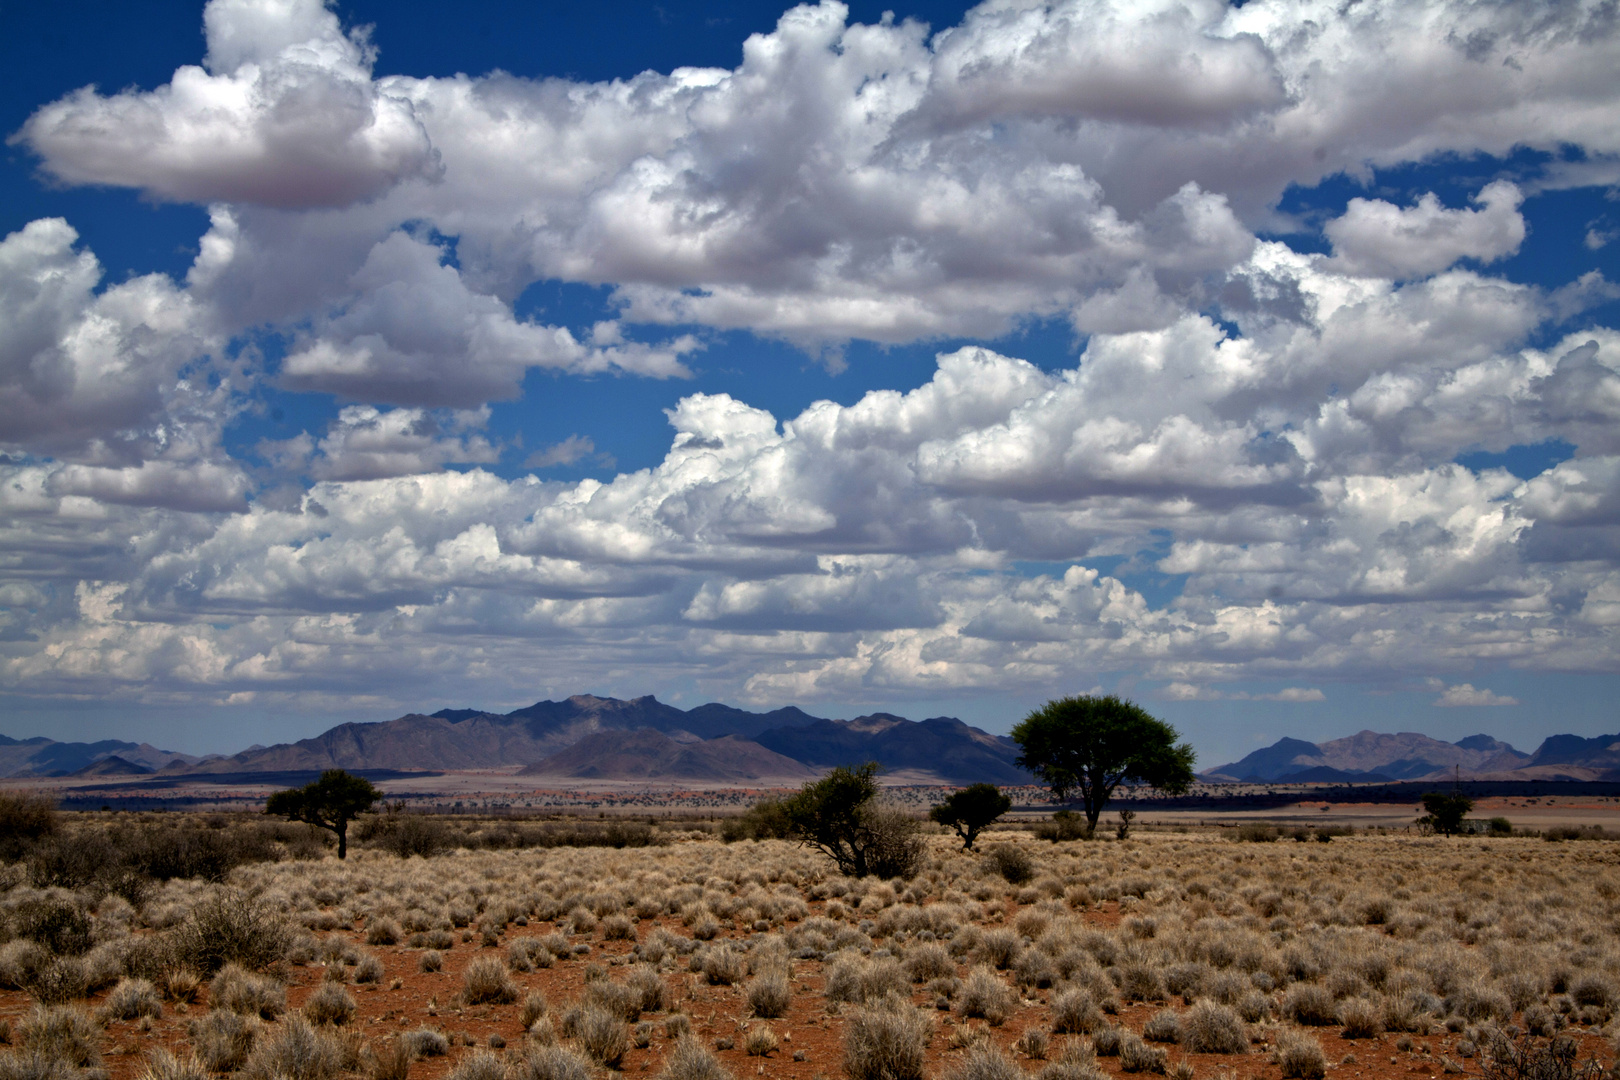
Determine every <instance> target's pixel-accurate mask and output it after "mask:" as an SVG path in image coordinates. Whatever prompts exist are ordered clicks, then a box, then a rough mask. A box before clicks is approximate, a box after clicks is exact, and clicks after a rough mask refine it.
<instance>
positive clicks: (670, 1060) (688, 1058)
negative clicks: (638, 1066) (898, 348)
mask: <svg viewBox="0 0 1620 1080" xmlns="http://www.w3.org/2000/svg"><path fill="white" fill-rule="evenodd" d="M658 1080H733V1078H732V1075H731V1073H730V1071H729V1070H727V1068H726V1067H725V1066H724V1065H723V1064H721V1062H720V1059H719V1058H717V1057H715V1056H714V1053H713V1051H711V1050H710V1049H709V1048H708V1047H707V1046H704V1045H703V1044H702V1043H701V1042H699V1041H698V1040H697V1039H696V1038H695V1037H694V1036H692V1035H690V1034H688V1035H683V1036H681V1038H680V1040H679V1041H678V1042H676V1044H675V1048H674V1049H673V1050H671V1051H670V1052H669V1054H668V1056H666V1057H665V1058H664V1067H663V1068H662V1069H660V1070H659V1071H658Z"/></svg>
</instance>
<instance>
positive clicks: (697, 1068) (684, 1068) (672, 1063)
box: [657, 1035, 901, 1080]
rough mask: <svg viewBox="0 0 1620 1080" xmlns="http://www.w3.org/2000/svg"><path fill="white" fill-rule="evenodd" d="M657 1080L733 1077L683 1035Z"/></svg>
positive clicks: (715, 1079) (897, 1079) (714, 1079)
mask: <svg viewBox="0 0 1620 1080" xmlns="http://www.w3.org/2000/svg"><path fill="white" fill-rule="evenodd" d="M657 1080H733V1077H732V1075H731V1073H730V1072H729V1071H728V1070H727V1069H726V1067H725V1066H724V1065H722V1064H721V1063H720V1059H719V1058H717V1057H715V1056H714V1054H713V1053H712V1052H711V1051H710V1050H709V1048H708V1047H706V1046H704V1045H703V1044H702V1043H701V1042H699V1041H698V1040H697V1039H696V1038H694V1037H693V1036H691V1035H683V1036H682V1037H681V1038H680V1040H679V1041H678V1042H676V1044H675V1048H674V1049H673V1050H671V1051H670V1052H669V1053H668V1054H667V1055H666V1056H665V1058H664V1067H663V1068H662V1069H660V1070H659V1071H658V1078H657ZM896 1080H901V1078H896Z"/></svg>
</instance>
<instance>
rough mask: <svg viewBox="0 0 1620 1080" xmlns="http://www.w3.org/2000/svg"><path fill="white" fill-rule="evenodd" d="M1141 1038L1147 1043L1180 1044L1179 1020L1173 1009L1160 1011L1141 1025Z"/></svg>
mask: <svg viewBox="0 0 1620 1080" xmlns="http://www.w3.org/2000/svg"><path fill="white" fill-rule="evenodd" d="M1142 1037H1143V1038H1144V1039H1146V1040H1147V1041H1148V1042H1161V1043H1173V1042H1180V1041H1181V1018H1180V1017H1179V1016H1177V1015H1176V1011H1175V1010H1174V1009H1161V1010H1159V1011H1158V1012H1156V1013H1154V1014H1153V1015H1152V1016H1150V1017H1148V1019H1147V1023H1145V1024H1143V1025H1142Z"/></svg>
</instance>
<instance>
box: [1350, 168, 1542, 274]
mask: <svg viewBox="0 0 1620 1080" xmlns="http://www.w3.org/2000/svg"><path fill="white" fill-rule="evenodd" d="M1523 201H1524V196H1523V194H1521V193H1520V191H1519V189H1518V187H1517V186H1516V185H1514V184H1511V183H1509V182H1508V181H1506V180H1497V181H1495V182H1493V183H1490V184H1487V185H1486V186H1485V187H1484V188H1482V189H1481V190H1480V192H1479V194H1478V195H1476V196H1474V202H1475V203H1477V204H1478V205H1479V209H1478V210H1447V209H1446V208H1445V207H1443V206H1441V205H1440V200H1439V199H1438V198H1436V197H1435V195H1434V193H1433V192H1429V193H1428V194H1426V195H1424V196H1423V197H1422V198H1420V199H1418V201H1417V205H1416V206H1413V207H1411V208H1410V209H1406V210H1403V209H1401V208H1400V207H1398V206H1395V205H1394V204H1392V203H1387V202H1384V201H1383V200H1382V199H1351V200H1350V205H1349V207H1348V208H1347V209H1346V210H1345V212H1344V215H1343V216H1342V217H1337V218H1334V219H1333V220H1332V221H1330V222H1328V223H1327V224H1326V225H1325V226H1323V231H1324V232H1325V233H1327V237H1328V239H1329V240H1331V241H1332V242H1333V254H1334V257H1333V262H1332V263H1331V264H1330V265H1333V266H1334V267H1335V268H1337V269H1341V270H1343V271H1344V272H1345V273H1347V274H1355V275H1358V276H1363V277H1381V278H1411V277H1425V276H1427V275H1429V274H1434V273H1438V272H1440V271H1441V270H1444V269H1446V268H1447V267H1449V266H1451V265H1452V264H1453V263H1455V262H1456V261H1457V260H1458V259H1463V258H1469V259H1478V260H1479V261H1480V262H1485V263H1489V262H1494V261H1495V260H1497V259H1500V258H1502V257H1503V256H1505V255H1512V254H1514V253H1515V252H1517V251H1518V250H1519V245H1520V244H1522V243H1524V232H1525V227H1524V217H1523V215H1521V214H1520V213H1519V205H1520V204H1521V203H1522V202H1523Z"/></svg>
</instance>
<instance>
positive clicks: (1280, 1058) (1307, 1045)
mask: <svg viewBox="0 0 1620 1080" xmlns="http://www.w3.org/2000/svg"><path fill="white" fill-rule="evenodd" d="M1276 1059H1277V1064H1278V1065H1279V1066H1280V1067H1281V1068H1282V1074H1283V1077H1284V1080H1322V1078H1323V1077H1325V1076H1326V1075H1327V1057H1326V1055H1324V1054H1323V1053H1322V1044H1321V1043H1319V1042H1317V1041H1316V1040H1315V1039H1313V1038H1311V1037H1310V1036H1308V1035H1297V1034H1295V1033H1294V1032H1292V1031H1282V1032H1279V1033H1278V1035H1277V1050H1276Z"/></svg>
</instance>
